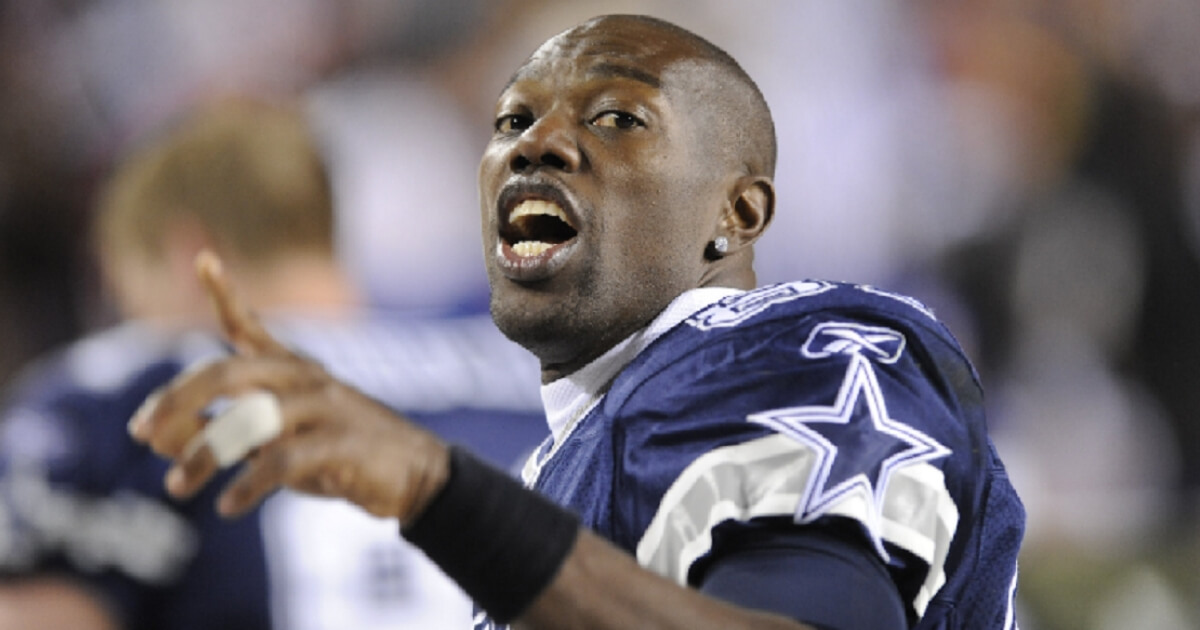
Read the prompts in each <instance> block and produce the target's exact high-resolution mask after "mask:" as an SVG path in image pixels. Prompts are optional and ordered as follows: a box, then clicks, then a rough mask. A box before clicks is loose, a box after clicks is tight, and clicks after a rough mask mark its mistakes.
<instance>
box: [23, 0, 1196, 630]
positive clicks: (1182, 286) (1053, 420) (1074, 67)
mask: <svg viewBox="0 0 1200 630" xmlns="http://www.w3.org/2000/svg"><path fill="white" fill-rule="evenodd" d="M620 12H636V13H651V14H654V15H658V16H660V17H665V18H667V19H670V20H673V21H675V22H677V23H679V24H681V25H682V26H685V27H687V28H689V29H692V30H695V31H696V32H698V33H700V34H702V35H705V36H706V37H708V38H710V39H711V40H713V41H714V42H716V43H718V44H719V45H722V46H723V47H725V48H726V49H727V50H728V51H729V52H730V53H731V54H732V55H733V56H734V57H735V58H737V59H738V60H739V61H741V62H742V64H743V66H745V68H746V69H747V70H748V72H749V73H750V74H751V76H753V77H755V78H756V79H757V80H758V81H759V84H760V86H761V88H762V90H763V92H764V94H765V95H766V97H767V100H768V102H769V103H771V105H772V108H773V112H774V116H775V122H776V126H777V131H778V134H779V140H780V142H779V144H780V153H779V169H778V172H777V175H776V182H777V186H778V199H779V207H778V210H777V215H776V222H775V225H774V226H773V227H772V229H771V230H769V231H768V234H767V236H766V237H764V239H763V240H762V242H761V245H760V246H759V247H758V251H757V254H758V263H757V267H758V269H759V277H760V281H761V282H764V283H765V282H773V281H779V280H791V279H800V278H807V277H820V278H828V279H837V280H851V281H856V282H864V283H870V284H876V285H881V286H885V287H888V288H894V289H897V290H900V291H904V292H908V293H911V294H913V295H915V296H917V297H919V298H921V299H922V300H924V301H925V302H927V303H928V304H929V305H930V306H932V307H933V308H934V310H935V311H936V312H938V313H939V315H940V316H941V317H942V319H944V320H945V321H947V322H948V323H949V325H950V326H951V328H952V330H954V331H955V332H956V334H958V335H959V337H960V339H961V340H962V341H963V343H964V345H965V346H966V347H967V348H968V350H969V352H970V353H971V354H972V358H973V359H974V360H975V362H976V364H977V366H978V368H979V370H980V372H981V373H982V377H983V380H984V385H985V389H986V390H987V392H988V396H989V401H990V403H989V404H990V407H991V410H990V418H991V422H992V426H993V431H994V434H995V438H996V441H997V443H998V446H999V448H1000V451H1001V454H1002V456H1003V457H1004V458H1005V460H1006V462H1007V463H1008V466H1009V469H1010V471H1011V473H1012V475H1013V477H1014V480H1015V482H1016V484H1017V487H1018V489H1019V490H1020V491H1021V493H1022V496H1023V498H1024V499H1025V501H1026V503H1027V508H1028V511H1029V514H1030V522H1029V536H1028V542H1027V545H1026V550H1025V553H1024V557H1023V560H1022V562H1023V564H1022V580H1023V582H1022V589H1021V592H1022V600H1023V602H1024V609H1023V611H1022V615H1023V617H1024V618H1023V619H1022V625H1023V627H1025V628H1027V629H1030V628H1031V629H1033V630H1059V629H1073V628H1079V629H1084V628H1086V629H1108V628H1129V627H1137V628H1151V629H1155V628H1161V629H1165V630H1174V629H1175V628H1180V629H1182V628H1194V627H1200V606H1198V605H1197V603H1196V602H1198V601H1200V578H1198V577H1197V575H1198V574H1200V3H1197V2H1195V0H1139V1H1138V2H1126V1H1122V0H1009V1H1006V2H1003V1H988V0H966V1H952V0H917V1H913V2H894V1H893V0H848V1H843V2H820V1H811V0H802V1H798V2H792V1H788V0H739V1H738V2H736V3H734V2H721V1H718V0H655V1H642V2H635V1H632V0H606V1H604V2H600V1H582V0H581V1H575V2H552V1H549V0H490V1H489V0H339V1H338V2H329V1H328V0H166V1H162V0H20V1H17V0H0V379H3V380H7V379H8V378H10V377H11V375H12V374H13V373H14V371H15V370H16V369H18V368H19V367H20V366H21V365H22V364H23V363H24V362H25V361H27V360H29V359H30V358H31V357H33V356H34V355H36V354H38V353H40V352H43V351H45V350H46V349H48V348H50V347H52V346H54V345H57V344H59V343H62V342H64V341H67V340H69V339H72V338H75V337H77V336H78V335H80V334H82V333H84V332H86V331H89V330H92V329H95V328H96V327H99V326H102V325H105V324H107V323H109V322H110V321H111V319H112V318H113V316H114V315H113V307H112V305H111V304H110V303H109V302H108V298H107V297H106V292H105V291H104V288H103V287H102V286H100V276H99V274H98V273H97V270H96V268H95V262H94V253H93V252H91V251H89V249H88V248H89V245H88V244H89V242H90V241H89V239H88V236H87V233H86V232H87V230H86V226H87V225H88V216H89V212H91V209H92V207H93V204H94V194H95V193H96V188H97V185H98V183H100V182H101V181H102V180H103V178H104V176H105V174H106V172H107V170H108V169H109V168H110V166H111V165H112V164H113V163H114V161H115V160H116V159H117V158H119V157H120V156H122V155H124V154H125V153H127V152H128V151H129V150H131V149H132V148H133V147H136V146H137V145H138V143H139V142H140V141H142V140H143V139H144V138H146V137H147V136H149V135H150V134H152V133H153V132H154V131H156V130H157V129H159V128H161V127H162V126H163V125H166V124H169V123H170V122H171V121H172V120H173V119H174V118H175V117H177V116H179V115H180V114H181V113H182V112H184V111H186V110H187V109H188V108H189V107H192V106H194V105H196V104H198V103H200V102H203V101H206V100H211V99H214V98H217V97H220V96H223V95H231V94H250V95H255V96H259V97H267V98H272V97H277V98H279V99H296V98H299V99H301V100H302V101H303V102H304V104H305V107H306V109H307V111H308V112H309V113H310V115H311V116H312V118H313V120H314V121H315V124H316V127H317V128H318V130H319V131H320V133H321V136H322V142H323V148H324V151H325V153H326V157H327V159H328V160H329V163H330V166H331V168H332V172H333V183H334V190H335V195H336V196H337V198H338V207H339V212H340V213H341V214H340V215H339V217H338V220H339V225H338V227H339V230H338V235H339V236H338V238H339V253H340V255H341V256H342V258H343V259H344V261H345V263H346V264H347V265H348V267H349V268H350V269H351V271H352V272H353V273H354V275H355V278H356V280H357V281H358V282H359V283H360V284H361V286H362V287H363V289H364V290H365V291H366V293H367V295H368V296H369V297H370V299H371V301H372V302H373V304H374V305H375V306H376V307H378V308H380V309H385V310H391V311H395V312H398V313H400V312H404V313H408V312H420V313H425V314H434V315H445V316H455V315H460V314H468V313H477V312H481V311H483V310H484V309H485V308H486V299H487V287H486V282H485V278H484V275H483V268H482V255H481V251H480V246H479V239H478V231H479V227H478V219H477V217H478V214H477V212H478V207H477V206H478V203H477V200H476V184H475V171H476V165H477V162H478V156H479V153H480V150H481V148H482V146H483V144H484V143H485V142H486V139H487V137H488V136H489V134H490V133H491V118H492V116H491V108H492V104H493V99H494V98H495V96H496V94H497V93H498V92H499V90H500V89H501V87H502V86H503V84H504V82H505V81H506V80H507V78H508V75H509V73H510V71H511V70H512V69H513V68H515V67H516V66H517V65H518V63H519V62H520V61H521V60H522V59H523V58H524V57H525V56H526V55H527V54H528V53H529V52H531V51H532V49H533V48H534V47H535V45H536V44H537V43H538V42H540V41H541V40H543V39H544V38H545V37H547V36H549V35H550V34H553V33H555V32H557V31H559V30H562V29H563V28H566V27H568V26H570V25H573V24H575V23H577V22H579V21H581V20H583V19H585V18H587V17H590V16H592V15H595V14H599V13H620ZM3 380H0V382H3Z"/></svg>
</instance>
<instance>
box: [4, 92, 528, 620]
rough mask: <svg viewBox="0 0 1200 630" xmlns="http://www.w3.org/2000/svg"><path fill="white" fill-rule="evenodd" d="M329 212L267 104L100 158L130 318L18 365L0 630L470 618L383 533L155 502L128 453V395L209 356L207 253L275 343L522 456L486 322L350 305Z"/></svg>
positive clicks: (429, 571) (295, 508)
mask: <svg viewBox="0 0 1200 630" xmlns="http://www.w3.org/2000/svg"><path fill="white" fill-rule="evenodd" d="M333 220H334V217H333V208H332V207H331V202H330V190H329V183H328V181H327V179H326V171H325V168H324V165H323V162H322V159H321V156H320V153H319V151H318V147H317V145H316V143H315V141H314V139H313V138H312V137H311V135H310V133H309V130H308V127H307V125H306V122H305V120H304V117H303V116H302V115H301V114H300V113H299V112H298V111H296V110H293V109H290V108H287V107H276V106H269V105H264V104H257V103H250V102H226V103H221V104H217V105H214V106H212V107H209V108H206V109H204V110H202V111H200V112H197V113H196V114H195V115H194V116H191V117H189V118H187V119H186V120H184V121H182V123H181V124H180V125H179V126H177V127H176V128H174V129H172V130H170V131H169V132H168V133H167V134H166V135H165V136H163V137H162V138H161V139H156V140H155V141H154V142H152V143H151V144H149V145H147V146H146V147H144V148H143V149H141V150H139V151H137V152H136V153H135V154H133V155H132V156H131V157H130V159H129V160H128V161H126V162H124V163H123V164H121V165H120V166H119V168H118V169H117V171H116V173H115V176H114V177H113V179H112V181H111V183H110V185H109V186H108V188H107V190H106V194H105V196H104V197H103V199H102V202H101V203H100V206H99V208H98V214H97V221H96V244H97V249H98V252H99V254H100V256H99V258H100V262H101V265H102V270H103V274H104V277H105V278H106V280H107V281H108V284H109V285H110V286H111V288H112V294H113V296H114V297H115V298H116V299H117V301H118V303H119V305H120V310H121V311H122V312H123V313H124V314H125V315H126V316H128V318H129V319H128V321H127V323H124V324H122V325H120V326H117V327H115V328H113V329H111V330H106V331H103V332H99V333H97V334H95V335H92V336H90V337H88V338H86V339H83V340H81V341H79V342H77V343H75V344H73V345H71V346H70V347H68V348H65V349H64V350H62V351H61V352H58V353H56V354H54V355H53V356H50V357H47V358H46V359H44V360H43V361H41V362H39V363H38V364H37V365H34V366H32V367H30V368H29V369H27V370H26V371H25V373H24V375H23V377H22V378H21V380H20V382H18V383H17V384H16V385H15V387H13V388H12V391H11V392H9V396H8V399H7V404H6V406H5V409H4V415H3V420H2V423H3V424H0V430H2V433H0V463H2V465H3V478H0V498H2V501H0V534H2V535H0V569H2V570H3V573H4V574H5V576H6V578H5V580H4V581H3V582H2V583H0V628H3V629H5V630H8V629H10V628H13V629H16V628H21V629H26V630H27V629H28V628H35V627H43V628H50V627H53V628H70V629H72V630H85V629H88V628H124V629H130V630H134V629H142V628H144V629H158V630H172V629H175V630H184V629H192V628H194V629H197V630H199V629H213V628H221V629H224V630H251V629H254V630H267V629H274V630H293V629H313V630H316V629H319V628H330V629H332V628H356V629H368V630H369V629H372V628H420V629H427V628H454V627H462V626H463V625H464V624H467V623H468V622H469V616H470V608H469V601H468V600H467V599H466V598H465V597H464V596H463V595H462V593H461V592H460V591H459V589H458V588H457V587H456V586H455V585H454V584H453V583H452V582H450V581H449V580H447V579H446V578H445V577H444V576H443V575H442V574H441V573H440V572H439V571H438V570H437V569H436V567H434V566H433V565H432V564H431V563H430V562H429V561H428V560H427V559H425V558H424V556H423V555H422V554H420V552H417V551H416V550H414V549H413V548H412V547H410V546H409V545H407V544H405V543H403V542H402V541H401V540H400V539H399V538H398V537H396V535H395V528H396V524H395V522H394V521H388V520H385V519H378V518H372V517H369V516H367V515H366V514H364V513H363V512H362V511H361V510H359V509H358V508H356V507H354V506H351V505H349V504H346V503H344V502H341V501H332V500H320V499H312V498H308V497H301V496H299V495H295V494H291V493H281V494H279V495H277V496H276V497H275V498H274V499H273V500H272V501H270V502H268V503H267V504H266V505H265V506H263V508H262V509H261V510H259V511H257V512H256V513H255V514H254V515H253V517H251V518H248V519H244V520H240V521H233V522H231V521H225V520H222V519H219V518H218V517H217V515H216V514H215V512H214V511H213V500H214V497H215V493H211V494H210V495H209V496H201V497H197V498H194V499H191V500H187V501H177V500H174V499H171V498H169V497H168V496H167V495H166V493H165V492H164V490H163V488H162V475H163V474H164V472H165V471H166V465H165V462H163V461H162V460H161V459H159V458H157V457H155V456H153V455H151V454H149V453H147V452H146V451H145V450H144V449H142V448H140V447H138V446H137V445H136V444H134V443H133V442H131V441H130V440H129V437H128V433H127V430H126V423H127V421H128V417H129V415H130V414H131V413H133V411H134V410H135V409H136V408H137V406H138V404H139V403H140V402H141V400H142V399H143V398H145V396H146V395H147V393H149V392H150V391H153V390H154V389H155V388H156V387H158V386H160V385H162V384H163V383H165V382H166V381H167V380H168V379H170V378H171V377H172V376H174V375H176V374H177V373H179V372H180V370H181V369H184V368H186V367H188V366H191V365H194V364H196V363H197V362H203V361H206V360H212V359H215V358H217V357H220V356H221V355H222V354H224V353H225V352H226V348H225V347H224V346H223V345H222V344H221V343H220V342H219V340H217V339H216V338H215V337H213V336H212V335H211V334H210V332H211V331H213V330H215V324H216V322H215V320H214V319H213V317H212V314H211V313H212V309H211V307H210V304H209V297H208V296H207V295H206V294H205V293H204V292H203V290H202V289H201V287H200V285H199V284H198V283H197V282H196V281H195V277H194V273H193V270H192V261H193V259H194V257H195V255H196V253H197V252H198V251H200V250H202V249H211V250H213V251H215V252H219V253H220V254H221V255H222V257H223V258H224V260H226V262H227V264H229V266H230V267H231V268H232V269H234V270H236V274H237V277H238V289H239V291H240V292H241V294H243V295H245V296H246V297H247V299H248V301H249V303H250V304H251V305H252V306H253V308H255V309H256V311H258V312H259V313H261V314H262V316H263V317H264V318H265V319H266V321H268V322H270V324H269V325H270V326H271V329H272V331H273V332H274V333H275V334H277V335H279V338H280V339H284V340H286V343H288V344H289V346H290V347H293V348H296V349H297V351H298V352H301V353H303V354H304V355H305V356H309V357H313V358H315V359H316V360H319V361H321V362H322V363H323V364H324V365H326V366H327V367H328V368H329V369H330V370H331V371H332V372H333V373H336V374H338V375H339V377H340V378H344V379H346V380H347V381H349V382H353V383H355V384H356V385H358V386H359V387H361V388H362V389H363V390H364V391H365V392H369V394H370V395H372V396H374V397H375V398H376V399H377V400H378V401H381V402H383V403H384V404H386V405H392V406H395V407H396V408H398V409H402V410H403V411H404V413H406V414H407V415H409V416H410V417H414V418H419V419H420V420H419V421H421V422H423V423H424V425H425V426H427V427H428V428H430V429H431V430H433V431H435V432H438V433H440V434H441V435H443V436H444V437H446V438H447V439H449V440H452V441H457V442H462V443H464V444H470V445H472V446H473V448H474V449H476V450H477V451H480V452H483V453H487V454H488V455H489V456H490V457H492V458H493V461H494V462H495V463H497V464H499V465H508V464H511V463H512V462H514V461H516V459H517V458H518V456H519V455H520V454H521V453H522V452H525V451H527V450H529V449H531V448H532V447H533V446H535V445H536V443H537V441H539V440H540V439H541V437H542V436H543V435H544V434H545V424H544V420H543V419H542V415H541V410H540V401H539V400H538V398H537V395H536V389H535V388H536V383H537V365H536V362H534V361H532V360H531V359H530V358H529V357H528V356H527V354H526V353H525V352H524V351H522V350H521V349H520V348H519V347H517V346H516V345H515V344H512V343H511V342H509V341H508V340H506V339H504V338H503V336H501V335H500V334H499V332H498V331H496V330H495V327H494V325H493V324H492V322H491V321H490V320H489V319H487V318H465V319H458V320H439V321H421V320H406V319H395V318H384V317H379V316H376V315H373V314H371V313H367V312H364V311H363V310H362V309H361V308H360V307H359V299H358V295H357V291H356V290H355V287H354V286H353V285H352V284H351V283H350V282H349V281H348V280H347V278H346V277H345V275H344V274H343V272H342V270H341V269H340V268H339V266H338V264H337V262H336V261H335V258H334V252H333V245H332V243H333ZM402 245H403V243H402V242H401V241H399V240H398V243H397V246H402ZM397 357H405V359H404V360H402V361H396V358H397Z"/></svg>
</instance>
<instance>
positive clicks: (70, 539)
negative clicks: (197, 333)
mask: <svg viewBox="0 0 1200 630" xmlns="http://www.w3.org/2000/svg"><path fill="white" fill-rule="evenodd" d="M59 359H60V358H55V359H53V360H47V361H43V362H42V364H38V365H36V366H35V367H32V368H31V370H29V371H26V372H25V373H24V374H23V378H22V379H20V380H19V382H18V383H17V384H16V385H14V386H13V388H12V389H11V390H10V391H8V392H7V396H6V403H5V407H4V410H2V415H0V528H2V532H4V535H2V536H0V574H2V575H4V576H5V577H6V578H10V580H14V578H20V577H22V576H32V575H54V576H59V577H64V578H67V580H70V581H72V582H76V583H79V584H80V586H82V587H84V588H86V589H88V590H89V592H91V593H92V594H95V595H97V596H100V598H101V599H102V600H103V602H104V604H106V605H107V606H108V607H109V608H110V610H113V611H114V612H115V613H118V616H120V617H121V618H122V619H124V620H125V622H130V620H131V619H132V618H134V617H136V616H137V611H138V607H139V606H142V605H143V604H145V600H144V595H145V594H146V593H152V592H155V589H160V592H161V589H166V588H167V587H169V586H170V584H172V583H173V582H174V581H175V580H176V578H178V577H179V576H180V575H181V574H182V572H184V570H185V568H186V566H188V564H190V563H191V562H192V559H193V558H194V556H196V553H197V550H198V536H197V533H196V530H194V527H193V526H192V524H191V523H190V522H188V520H187V516H186V515H185V514H182V508H180V506H178V505H174V504H172V502H169V500H168V499H167V498H166V496H164V493H163V492H162V482H161V479H162V474H164V472H166V462H163V461H161V460H157V458H156V457H155V456H154V455H152V454H150V452H148V451H145V450H144V449H138V448H137V445H136V444H133V443H132V440H130V439H128V437H127V433H126V431H125V430H124V424H125V421H126V419H127V418H128V416H130V414H131V413H132V410H133V409H134V408H136V407H137V404H138V401H139V400H142V398H143V397H144V396H145V395H146V394H149V391H151V390H152V388H154V386H155V385H157V384H160V383H161V382H163V380H166V378H168V376H169V374H172V373H174V371H175V370H176V367H175V366H174V365H167V364H162V365H157V366H151V367H150V368H149V370H146V371H145V372H143V373H140V374H138V376H134V377H133V379H132V380H131V382H128V383H126V384H125V385H126V386H122V388H118V389H97V388H92V386H88V385H86V384H84V383H80V382H78V380H77V378H76V376H74V374H72V372H71V371H70V370H67V366H66V364H65V362H61V361H60V360H59Z"/></svg>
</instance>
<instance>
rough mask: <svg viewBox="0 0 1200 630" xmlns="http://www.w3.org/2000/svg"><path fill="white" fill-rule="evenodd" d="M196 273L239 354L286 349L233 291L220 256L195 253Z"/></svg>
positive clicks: (206, 251)
mask: <svg viewBox="0 0 1200 630" xmlns="http://www.w3.org/2000/svg"><path fill="white" fill-rule="evenodd" d="M196 275H197V276H198V277H199V279H200V282H201V284H203V285H204V288H205V289H206V290H207V291H208V294H209V296H210V297H211V298H212V300H213V306H214V307H215V308H216V310H217V317H218V319H220V321H221V329H222V330H224V331H225V336H226V337H228V338H229V341H230V342H231V343H232V344H233V346H234V348H236V349H237V351H238V353H239V354H243V355H248V356H257V355H262V354H272V353H278V352H286V349H285V348H284V346H283V344H281V343H279V342H278V341H276V340H275V338H274V337H272V336H271V334H270V333H268V332H267V330H266V328H264V327H263V325H262V323H261V322H259V321H258V318H257V317H255V316H254V315H253V314H251V312H250V310H249V309H247V308H246V307H245V305H244V304H242V302H241V300H239V299H238V297H237V295H235V294H234V291H233V287H232V286H230V284H229V280H228V278H226V277H225V270H224V266H223V265H222V264H221V259H220V258H219V257H217V255H216V254H214V253H213V252H211V251H209V250H204V251H202V252H200V253H199V254H197V255H196Z"/></svg>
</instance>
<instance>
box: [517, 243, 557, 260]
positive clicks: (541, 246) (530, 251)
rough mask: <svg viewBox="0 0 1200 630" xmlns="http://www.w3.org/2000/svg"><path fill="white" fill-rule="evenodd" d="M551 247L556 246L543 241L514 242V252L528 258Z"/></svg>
mask: <svg viewBox="0 0 1200 630" xmlns="http://www.w3.org/2000/svg"><path fill="white" fill-rule="evenodd" d="M551 247H554V246H553V245H551V244H550V243H543V242H541V241H521V242H520V243H514V244H513V246H512V250H513V253H514V254H516V255H518V256H520V257H522V258H527V257H529V256H537V255H538V254H541V253H543V252H545V251H546V250H548V249H550V248H551Z"/></svg>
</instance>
